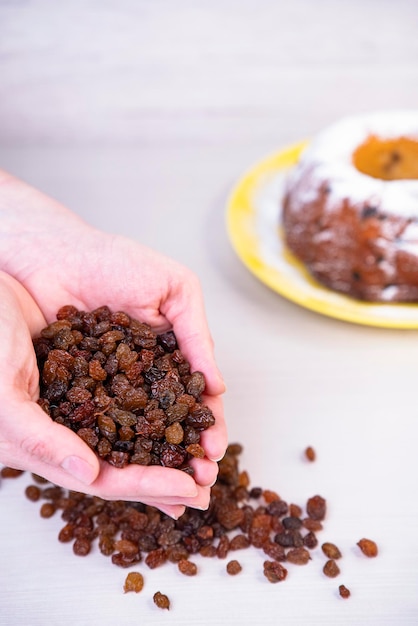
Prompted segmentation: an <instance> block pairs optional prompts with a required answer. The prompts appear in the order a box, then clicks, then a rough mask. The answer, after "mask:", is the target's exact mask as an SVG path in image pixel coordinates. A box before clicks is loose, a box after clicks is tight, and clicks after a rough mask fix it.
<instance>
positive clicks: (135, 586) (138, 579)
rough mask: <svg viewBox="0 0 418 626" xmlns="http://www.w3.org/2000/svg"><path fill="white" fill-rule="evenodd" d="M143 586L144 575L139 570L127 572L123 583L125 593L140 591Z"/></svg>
mask: <svg viewBox="0 0 418 626" xmlns="http://www.w3.org/2000/svg"><path fill="white" fill-rule="evenodd" d="M143 586H144V577H143V576H142V574H141V573H140V572H129V574H128V575H127V577H126V578H125V583H124V585H123V591H124V592H125V593H129V592H130V591H133V592H134V593H139V592H140V591H142V588H143Z"/></svg>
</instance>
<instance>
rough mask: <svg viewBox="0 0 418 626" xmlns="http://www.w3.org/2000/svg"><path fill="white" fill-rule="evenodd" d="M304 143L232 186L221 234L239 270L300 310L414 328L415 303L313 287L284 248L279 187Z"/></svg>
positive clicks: (417, 309) (268, 160)
mask: <svg viewBox="0 0 418 626" xmlns="http://www.w3.org/2000/svg"><path fill="white" fill-rule="evenodd" d="M306 145H307V142H301V143H298V144H295V145H292V146H289V147H287V148H284V149H283V150H281V151H280V152H278V153H277V154H273V155H272V156H270V157H267V158H266V159H264V160H263V161H261V162H260V163H258V164H257V165H255V167H253V168H252V169H251V170H250V171H249V172H248V173H247V174H245V175H244V176H243V178H242V179H241V180H240V181H238V184H237V186H236V187H235V189H234V190H233V192H232V194H231V197H230V199H229V202H228V208H227V229H228V235H229V238H230V241H231V243H232V246H233V248H234V250H235V252H236V253H237V255H238V257H239V258H240V259H241V261H242V262H243V263H244V265H245V266H246V267H247V268H248V269H249V270H250V271H251V272H252V273H253V274H254V275H255V276H256V277H257V278H258V279H259V280H261V281H262V282H263V283H264V284H266V285H267V286H268V287H270V288H271V289H273V290H274V291H276V292H277V293H279V294H280V295H281V296H283V297H285V298H287V299H288V300H291V301H292V302H295V303H296V304H299V305H300V306H303V307H305V308H306V309H310V310H311V311H315V312H316V313H321V314H322V315H327V316H328V317H333V318H336V319H340V320H344V321H346V322H353V323H355V324H365V325H368V326H381V327H385V328H405V329H408V328H409V329H412V328H418V305H417V304H386V303H384V304H374V303H365V302H362V301H360V300H355V299H353V298H349V297H346V296H344V295H341V294H339V293H337V292H334V291H332V290H329V289H327V288H325V287H323V286H322V285H320V284H319V283H317V282H316V281H315V280H314V279H313V278H312V277H311V276H310V275H309V273H308V272H307V271H306V270H305V268H304V267H303V266H302V264H301V263H300V262H299V261H298V260H297V259H296V258H295V257H294V256H293V255H292V254H291V253H290V252H289V250H288V249H287V248H286V247H285V245H284V239H283V235H282V232H281V227H280V221H281V220H280V207H281V197H282V192H283V183H284V180H285V178H286V175H287V173H288V171H289V169H290V168H291V167H293V166H294V165H295V164H296V163H297V161H298V158H299V155H300V154H301V152H302V150H303V149H304V148H305V146H306Z"/></svg>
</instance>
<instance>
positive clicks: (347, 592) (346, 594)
mask: <svg viewBox="0 0 418 626" xmlns="http://www.w3.org/2000/svg"><path fill="white" fill-rule="evenodd" d="M338 591H339V594H340V596H341V597H342V598H344V599H347V598H349V597H350V595H351V593H350V590H349V589H347V587H346V586H345V585H340V586H339V587H338Z"/></svg>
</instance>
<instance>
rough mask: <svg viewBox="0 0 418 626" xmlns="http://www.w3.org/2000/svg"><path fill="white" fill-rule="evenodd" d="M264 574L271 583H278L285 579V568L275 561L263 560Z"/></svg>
mask: <svg viewBox="0 0 418 626" xmlns="http://www.w3.org/2000/svg"><path fill="white" fill-rule="evenodd" d="M264 576H265V577H266V578H267V580H268V581H269V582H271V583H278V582H281V581H282V580H285V579H286V576H287V569H286V568H285V567H283V565H281V563H278V562H277V561H264Z"/></svg>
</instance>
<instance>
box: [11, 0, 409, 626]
mask: <svg viewBox="0 0 418 626" xmlns="http://www.w3.org/2000/svg"><path fill="white" fill-rule="evenodd" d="M417 18H418V4H417V2H416V1H414V0H397V1H396V2H393V1H389V0H352V1H351V2H333V1H332V0H315V1H311V0H294V1H293V2H284V1H282V0H276V1H274V0H268V1H267V0H264V1H263V0H258V1H256V0H241V1H240V2H237V1H234V0H211V1H210V0H201V1H200V2H192V0H177V2H169V0H156V1H155V2H149V1H146V0H121V1H119V2H118V1H117V0H88V1H83V0H73V1H72V2H67V3H65V2H61V3H57V2H54V1H53V0H27V1H23V0H22V1H19V0H15V1H13V0H9V1H7V0H2V1H0V165H1V166H2V167H3V168H4V169H8V170H10V171H11V172H13V173H14V174H16V175H18V176H20V177H22V178H24V179H25V180H27V181H29V182H30V183H32V184H34V185H36V186H38V187H40V188H41V189H43V190H44V191H45V192H47V193H49V194H51V195H53V196H55V197H56V198H58V199H59V200H61V201H62V202H64V203H65V204H66V205H68V206H69V207H70V208H72V209H73V210H74V211H76V212H78V213H79V214H80V215H82V216H83V217H85V218H86V219H87V220H89V221H90V222H91V223H94V224H95V225H97V226H99V227H101V228H103V229H105V230H108V231H113V232H120V233H124V234H127V235H129V236H132V237H134V238H135V239H137V240H138V241H141V242H143V243H145V244H149V245H151V246H153V247H154V248H156V249H158V250H161V251H163V252H165V253H166V254H168V255H171V256H172V257H174V258H176V259H178V260H179V261H181V262H183V263H185V264H187V265H188V266H190V267H191V268H193V269H194V270H195V271H196V272H197V273H198V274H199V276H200V278H201V281H202V285H203V289H204V292H205V298H206V304H207V312H208V316H209V320H210V324H211V329H212V333H213V336H214V339H215V342H216V353H217V358H218V362H219V366H220V368H221V369H222V371H223V374H224V376H225V379H226V382H227V387H228V391H227V394H226V396H225V405H226V415H227V420H228V426H229V433H230V436H229V439H230V441H240V442H241V443H242V444H243V445H244V447H245V451H244V454H243V458H242V467H243V468H245V469H247V470H248V471H249V473H250V475H251V478H252V484H254V485H258V484H260V485H262V486H264V487H268V488H271V489H275V490H277V491H278V492H279V493H280V494H281V496H282V497H283V498H285V499H288V500H289V501H293V502H296V503H298V504H304V503H305V502H306V499H307V498H308V497H310V496H311V495H314V494H316V493H319V494H321V495H322V496H324V497H325V498H326V499H327V501H328V503H329V510H328V515H327V519H326V522H325V529H324V531H323V532H322V534H321V535H320V536H319V537H320V539H321V540H323V541H325V540H328V541H335V542H336V543H337V544H338V545H339V546H340V548H341V550H342V551H343V553H344V557H343V560H342V562H341V570H342V573H341V576H340V577H339V578H337V579H334V580H332V579H327V578H326V577H325V576H324V575H323V574H322V572H321V568H322V565H323V563H324V557H323V556H322V555H321V553H320V550H317V551H315V552H314V553H313V555H312V556H313V559H312V561H311V562H310V563H309V565H307V566H306V567H297V566H293V567H290V568H289V569H290V573H289V576H288V579H287V580H286V581H285V582H283V583H280V584H277V585H272V584H269V583H268V582H267V581H266V579H264V577H263V575H262V563H263V555H262V554H259V553H258V551H256V550H247V551H244V552H242V553H240V554H239V555H238V557H239V559H240V560H241V561H242V563H243V566H244V569H243V571H242V573H241V574H240V575H239V576H237V577H235V578H232V577H227V576H226V574H225V573H224V566H225V563H224V562H223V561H218V560H215V559H200V560H197V563H198V566H199V569H200V574H199V576H197V577H196V578H194V579H187V578H184V577H183V576H181V575H180V574H179V573H178V572H177V571H176V570H175V568H174V567H171V566H167V567H163V568H162V569H158V570H153V571H151V570H148V569H147V568H146V566H144V567H143V568H142V570H143V571H144V574H145V576H146V586H145V588H144V590H143V592H142V593H141V594H139V595H135V594H127V595H124V594H123V592H122V586H123V581H124V578H125V576H126V573H127V572H126V570H122V569H119V568H117V567H115V566H113V565H110V563H109V561H108V560H107V559H105V558H104V557H102V556H101V555H100V554H99V553H98V552H97V551H96V552H94V553H93V554H91V555H90V556H88V557H87V558H85V559H81V558H77V557H75V556H74V555H73V554H72V551H71V547H70V546H68V545H63V544H60V543H59V542H58V541H57V540H56V535H57V532H58V530H59V529H60V527H61V525H62V522H61V520H60V519H59V517H54V518H52V519H50V520H42V519H41V518H40V517H39V514H38V508H39V507H38V506H37V505H34V504H32V503H30V502H29V501H27V500H25V498H24V496H23V491H24V486H25V484H26V482H27V481H28V476H27V475H25V476H23V477H21V478H20V479H17V480H13V481H12V480H8V481H6V480H3V481H2V483H1V485H0V546H1V551H0V624H1V626H14V625H19V626H21V625H24V626H45V624H48V625H49V626H66V625H67V624H68V625H70V624H71V625H75V626H83V625H87V624H89V625H90V624H102V625H103V626H110V625H112V626H113V625H114V624H118V625H120V626H131V625H132V626H133V625H134V624H135V625H136V624H155V625H157V624H173V625H174V624H176V625H177V624H178V625H182V626H184V625H185V624H193V625H194V624H201V625H202V626H203V625H205V626H206V625H212V624H213V625H215V624H225V623H226V624H236V625H237V626H238V625H241V624H245V625H253V624H271V625H273V624H284V625H287V624H289V625H302V624H303V625H309V626H311V625H328V624H329V625H340V624H344V625H357V624H365V625H373V626H382V625H390V626H392V625H393V626H396V625H400V624H402V625H404V624H405V625H406V624H408V625H412V624H415V625H416V624H418V526H417V519H418V498H417V476H418V455H417V445H418V440H417V433H418V429H417V423H418V422H417V420H418V406H417V393H416V389H417V380H418V333H417V331H400V330H387V329H378V328H372V327H361V326H355V325H352V324H348V323H344V322H340V321H337V320H334V319H330V318H326V317H323V316H320V315H318V314H315V313H312V312H310V311H308V310H305V309H302V308H300V307H298V306H296V305H294V304H292V303H290V302H288V301H286V300H284V299H283V298H281V297H280V296H279V295H277V294H276V293H274V292H272V291H270V290H269V289H268V288H267V287H265V286H264V285H262V284H261V283H259V282H258V281H257V280H256V279H255V278H254V277H253V276H252V275H251V274H250V273H249V272H248V271H247V270H246V269H245V268H244V266H243V265H242V264H241V263H240V261H239V260H238V258H237V257H236V255H235V254H234V252H233V250H232V248H231V245H230V243H229V241H228V237H227V234H226V230H225V207H226V202H227V198H228V195H229V193H230V190H231V188H232V187H233V185H234V184H235V182H236V180H237V179H238V178H239V177H240V176H241V174H242V173H243V171H245V170H247V169H248V168H249V167H250V166H252V165H253V164H254V163H256V162H258V161H259V160H260V159H262V158H264V157H265V156H266V155H267V154H270V153H271V152H274V151H276V150H277V149H279V148H280V147H282V146H284V145H287V144H289V143H292V142H296V141H298V140H300V139H304V138H305V137H310V136H312V135H313V134H314V133H315V132H317V130H319V129H320V128H322V127H323V126H325V125H327V124H329V123H330V122H332V121H334V120H336V119H338V118H340V117H342V116H344V115H346V114H351V113H357V112H363V111H373V110H377V109H382V108H413V107H415V108H416V106H417V102H418V37H417V26H418V19H417ZM309 444H310V445H313V446H314V447H315V449H316V450H317V454H318V459H317V461H316V462H315V463H313V464H309V463H307V462H304V460H303V458H302V451H303V449H304V448H305V446H307V445H309ZM363 536H366V537H370V538H372V539H375V540H376V542H377V543H378V545H379V547H380V554H379V556H378V558H376V559H366V558H365V557H363V556H361V555H360V553H359V551H358V549H357V548H356V546H355V544H356V542H357V541H358V540H359V539H360V538H361V537H363ZM340 583H344V584H345V585H346V586H347V587H349V588H350V589H351V592H352V596H351V598H350V599H349V600H346V601H344V600H342V599H340V598H339V597H338V593H337V587H338V584H340ZM157 589H160V590H161V591H165V592H166V593H167V594H168V595H169V596H170V597H171V600H172V610H170V612H169V613H168V612H162V611H160V610H158V609H157V608H156V607H154V605H153V603H152V594H153V593H154V591H156V590H157Z"/></svg>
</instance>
